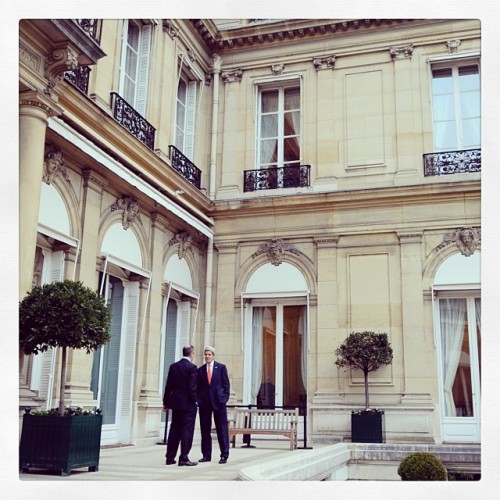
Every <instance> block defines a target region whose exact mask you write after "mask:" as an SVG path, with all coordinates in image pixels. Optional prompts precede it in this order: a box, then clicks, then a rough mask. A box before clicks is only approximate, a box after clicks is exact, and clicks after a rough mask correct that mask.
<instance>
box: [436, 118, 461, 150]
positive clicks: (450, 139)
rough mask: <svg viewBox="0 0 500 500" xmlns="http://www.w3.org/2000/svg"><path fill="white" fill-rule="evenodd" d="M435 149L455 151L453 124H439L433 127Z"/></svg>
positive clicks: (455, 141)
mask: <svg viewBox="0 0 500 500" xmlns="http://www.w3.org/2000/svg"><path fill="white" fill-rule="evenodd" d="M434 132H435V140H436V148H437V149H438V150H440V151H450V150H455V149H457V140H456V129H455V122H440V123H436V124H435V125H434Z"/></svg>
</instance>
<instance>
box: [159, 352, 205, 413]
mask: <svg viewBox="0 0 500 500" xmlns="http://www.w3.org/2000/svg"><path fill="white" fill-rule="evenodd" d="M197 381H198V377H197V368H196V365H195V364H193V363H191V361H189V360H188V359H185V358H182V359H181V360H180V361H177V363H172V364H171V365H170V368H169V369H168V376H167V383H166V385H165V392H164V394H163V406H166V407H167V408H168V409H171V410H191V409H192V408H193V407H195V408H196V399H197V387H196V386H197Z"/></svg>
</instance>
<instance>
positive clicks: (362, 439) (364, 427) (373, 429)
mask: <svg viewBox="0 0 500 500" xmlns="http://www.w3.org/2000/svg"><path fill="white" fill-rule="evenodd" d="M351 442H353V443H383V442H384V412H377V413H370V412H367V413H351Z"/></svg>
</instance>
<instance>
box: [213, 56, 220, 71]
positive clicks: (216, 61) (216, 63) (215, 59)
mask: <svg viewBox="0 0 500 500" xmlns="http://www.w3.org/2000/svg"><path fill="white" fill-rule="evenodd" d="M212 59H213V60H212V64H211V67H212V73H220V72H221V71H222V57H221V56H220V55H219V54H214V55H213V56H212Z"/></svg>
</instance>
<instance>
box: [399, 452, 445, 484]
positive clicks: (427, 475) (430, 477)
mask: <svg viewBox="0 0 500 500" xmlns="http://www.w3.org/2000/svg"><path fill="white" fill-rule="evenodd" d="M398 474H399V476H400V477H401V480H402V481H447V480H448V471H447V470H446V467H445V466H444V464H443V462H441V460H439V458H438V457H436V456H434V455H432V453H428V452H426V451H417V452H414V453H410V454H409V455H407V456H406V457H405V458H404V459H403V460H402V462H401V463H400V464H399V467H398Z"/></svg>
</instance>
